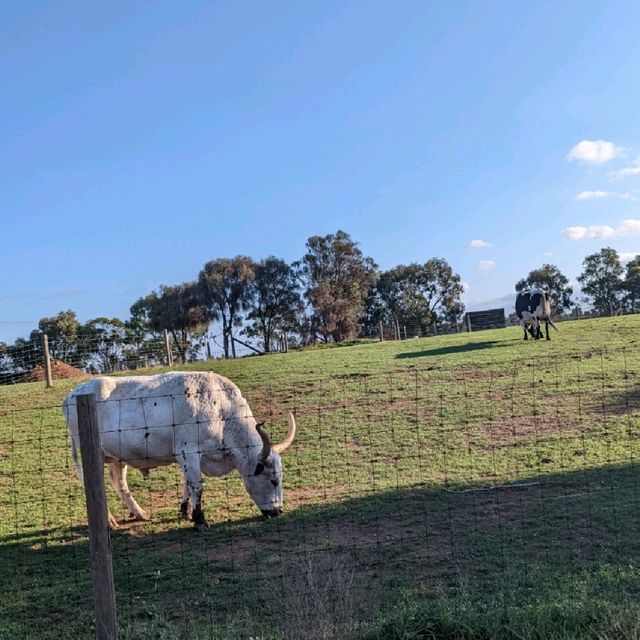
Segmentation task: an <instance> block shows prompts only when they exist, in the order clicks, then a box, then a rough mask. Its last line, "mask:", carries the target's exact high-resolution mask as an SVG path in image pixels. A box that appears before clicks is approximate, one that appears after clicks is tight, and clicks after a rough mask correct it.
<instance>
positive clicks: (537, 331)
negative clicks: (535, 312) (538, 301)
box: [533, 320, 542, 340]
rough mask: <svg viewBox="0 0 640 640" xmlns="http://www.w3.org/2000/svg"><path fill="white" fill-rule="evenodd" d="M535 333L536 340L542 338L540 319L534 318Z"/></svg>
mask: <svg viewBox="0 0 640 640" xmlns="http://www.w3.org/2000/svg"><path fill="white" fill-rule="evenodd" d="M533 335H534V337H535V339H536V340H540V337H541V335H542V334H541V333H540V321H539V320H534V321H533Z"/></svg>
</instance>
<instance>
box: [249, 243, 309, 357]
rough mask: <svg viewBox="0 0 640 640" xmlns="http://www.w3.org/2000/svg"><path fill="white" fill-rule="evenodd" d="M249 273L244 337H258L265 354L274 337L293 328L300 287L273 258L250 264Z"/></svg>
mask: <svg viewBox="0 0 640 640" xmlns="http://www.w3.org/2000/svg"><path fill="white" fill-rule="evenodd" d="M253 270H254V278H253V280H251V281H250V282H249V285H248V297H247V309H248V314H247V318H248V319H249V320H251V324H250V325H249V327H248V328H247V330H246V333H247V334H248V335H250V336H260V338H261V339H262V343H263V345H264V350H265V352H267V353H268V352H269V351H271V348H272V342H273V338H274V335H275V334H276V333H278V332H282V331H286V330H288V329H290V328H291V327H293V326H294V324H295V322H296V320H297V318H298V317H299V316H300V314H301V312H302V298H301V297H300V283H299V281H298V278H297V277H296V274H295V271H294V269H293V268H292V267H291V266H290V265H288V264H287V263H286V262H285V261H284V260H280V259H279V258H276V257H274V256H269V257H268V258H265V259H264V260H261V261H260V262H256V263H254V265H253Z"/></svg>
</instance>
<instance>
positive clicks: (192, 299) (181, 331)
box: [132, 282, 211, 362]
mask: <svg viewBox="0 0 640 640" xmlns="http://www.w3.org/2000/svg"><path fill="white" fill-rule="evenodd" d="M198 294H199V291H198V287H197V285H196V283H194V282H183V283H182V284H179V285H175V286H165V285H161V286H160V290H159V292H155V291H153V292H151V293H150V294H149V295H147V296H146V297H144V298H140V299H139V300H138V301H137V302H136V303H135V304H134V305H133V307H132V310H134V311H135V312H136V313H137V314H142V315H144V316H146V319H147V322H148V326H149V328H150V329H152V330H153V331H164V330H165V329H166V330H167V331H168V332H169V333H171V335H172V337H173V344H174V346H175V348H176V350H177V352H178V356H179V357H180V359H181V360H182V362H187V360H188V356H189V353H190V351H191V352H193V350H194V348H197V344H194V343H195V342H197V340H198V339H199V338H201V337H202V336H203V335H204V334H205V332H206V330H207V328H208V326H209V322H210V321H211V314H210V312H209V310H208V309H207V307H206V306H205V305H203V304H202V302H201V301H200V298H199V295H198Z"/></svg>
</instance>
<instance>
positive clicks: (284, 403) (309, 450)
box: [0, 349, 640, 638]
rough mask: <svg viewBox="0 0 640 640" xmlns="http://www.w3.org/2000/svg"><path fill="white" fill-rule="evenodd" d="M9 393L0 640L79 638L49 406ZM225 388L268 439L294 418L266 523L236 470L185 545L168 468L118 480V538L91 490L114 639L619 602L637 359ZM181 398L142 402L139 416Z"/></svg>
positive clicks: (56, 418) (630, 531)
mask: <svg viewBox="0 0 640 640" xmlns="http://www.w3.org/2000/svg"><path fill="white" fill-rule="evenodd" d="M69 386H71V385H69ZM18 389H21V388H16V391H15V392H14V393H12V394H10V395H9V394H7V395H4V396H2V397H1V399H0V527H1V528H0V531H1V537H0V550H1V553H2V557H3V559H4V561H3V566H4V568H5V570H4V571H2V572H0V576H1V577H0V581H1V582H2V592H3V594H4V597H3V599H2V603H1V604H0V620H1V621H2V622H1V623H0V625H1V626H0V632H4V633H6V634H8V637H12V638H13V637H15V638H22V637H24V638H26V637H33V635H35V634H37V635H38V636H39V637H43V638H45V637H52V638H53V637H55V638H63V637H86V636H87V635H88V634H89V633H90V629H91V624H92V613H91V612H92V607H91V595H90V593H91V589H90V576H89V569H88V558H87V555H88V546H87V530H86V510H85V505H84V498H83V494H82V489H81V485H80V484H79V482H78V481H77V479H76V478H75V476H74V472H73V465H72V464H71V461H70V457H69V449H70V440H69V436H68V433H67V429H66V426H65V421H64V418H63V415H62V411H61V407H60V402H56V403H52V402H51V399H50V397H49V396H46V395H44V394H41V395H37V394H36V395H34V394H33V392H32V391H31V390H29V389H28V388H25V389H24V391H20V392H18ZM243 393H244V395H245V397H246V399H247V401H248V406H247V407H245V408H244V409H243V411H244V412H245V413H246V415H249V413H250V412H252V413H253V415H254V416H255V417H256V418H258V419H260V420H263V419H264V420H266V421H267V424H266V428H267V429H268V431H269V433H270V434H271V436H272V439H273V441H274V442H278V441H280V440H282V439H283V438H284V435H285V433H286V431H287V423H286V417H285V416H286V413H287V412H288V411H293V412H294V413H295V416H296V419H297V425H298V433H297V435H296V439H295V441H294V443H293V444H292V445H291V447H290V448H289V449H288V450H287V451H286V452H284V453H283V455H282V460H283V467H284V478H283V484H284V500H285V511H284V515H283V516H281V517H280V518H276V519H269V520H263V519H262V518H261V517H260V511H259V510H258V508H257V507H256V505H255V504H254V503H253V502H252V500H251V497H250V496H249V495H248V492H247V485H248V484H250V483H251V482H252V478H248V477H246V475H247V474H246V473H245V478H244V479H243V478H242V477H241V475H240V474H239V473H238V472H237V471H235V472H232V473H229V474H228V475H226V476H224V477H222V478H214V477H207V478H206V479H205V488H204V497H203V500H204V506H205V512H206V516H207V519H208V522H209V529H208V530H207V531H204V532H196V531H195V530H194V528H193V527H192V525H191V524H190V523H188V522H185V521H183V520H181V519H180V518H179V505H180V503H181V501H182V499H183V489H184V486H183V478H182V474H181V470H180V468H178V467H177V466H176V465H173V466H163V467H159V468H157V469H154V470H152V471H151V473H150V474H149V477H148V478H147V479H144V478H143V477H142V476H141V474H139V473H138V472H137V471H135V470H134V469H130V473H129V486H130V488H131V492H132V494H133V495H134V497H135V499H136V500H137V501H138V502H139V503H140V505H141V506H142V507H143V508H144V510H145V511H146V513H147V514H148V516H149V518H150V519H149V521H148V522H132V521H131V520H130V519H129V516H128V509H127V508H126V507H125V506H124V505H123V504H122V502H121V501H120V500H119V499H118V498H117V497H116V496H115V495H114V493H113V491H111V490H108V493H109V500H110V507H111V510H112V512H113V514H114V515H115V516H116V518H117V519H118V520H119V522H120V524H121V526H120V528H119V529H117V530H114V531H113V532H112V536H111V544H112V549H113V557H114V573H115V581H116V592H117V604H118V617H119V622H120V626H121V629H122V632H123V637H131V638H135V637H151V636H152V635H159V634H160V633H161V632H162V633H173V634H174V635H175V637H186V636H187V635H188V634H189V632H190V630H192V629H193V625H199V627H200V628H203V627H206V628H208V629H214V630H218V631H219V632H220V635H219V636H214V637H223V636H222V631H220V629H222V628H223V626H225V625H226V626H225V628H227V627H229V625H231V627H233V625H234V624H235V625H239V626H236V627H233V628H234V629H235V631H234V633H235V635H234V636H233V635H232V636H231V637H249V636H251V635H253V636H254V637H260V634H264V633H265V630H266V629H272V630H275V633H278V634H279V635H280V637H287V638H299V637H310V638H311V637H317V638H331V637H350V636H349V635H348V633H349V632H350V630H352V629H353V628H354V625H356V624H357V623H359V622H362V621H366V620H370V619H371V618H373V617H375V616H378V615H381V614H382V613H384V612H385V611H388V610H389V609H390V608H391V607H392V606H393V604H394V602H396V598H397V597H399V594H403V593H404V594H405V595H406V594H407V593H412V594H414V595H415V594H421V595H420V597H425V598H433V597H435V595H436V594H440V595H444V596H446V597H447V598H449V599H450V600H451V602H452V603H454V604H453V606H455V603H456V602H463V601H465V600H464V598H468V597H469V594H472V596H473V594H476V595H477V596H478V597H479V598H480V597H481V599H482V601H483V602H492V603H497V606H498V610H499V611H502V612H503V614H504V616H505V624H506V623H507V621H508V616H509V611H510V607H511V605H512V604H513V603H514V602H516V601H520V602H522V601H523V599H524V600H525V601H532V600H536V601H537V600H540V599H542V600H543V601H544V597H545V594H547V597H548V600H547V601H546V602H547V604H548V606H549V607H552V606H553V600H554V598H557V597H558V595H557V594H558V593H565V592H567V591H575V590H582V592H584V594H585V597H587V596H593V598H605V599H609V600H611V601H613V602H624V601H625V598H635V597H637V595H638V590H639V589H640V569H638V567H637V558H638V557H639V556H638V554H639V552H640V536H639V535H638V533H639V528H640V493H639V489H640V487H639V482H638V481H639V474H638V466H637V460H638V456H639V455H640V366H639V363H638V361H637V358H636V356H635V352H633V353H630V352H627V350H625V349H620V350H599V351H596V350H592V351H590V352H589V353H587V354H586V355H585V354H580V355H578V354H577V355H572V356H564V357H561V358H557V357H556V358H554V357H546V356H545V357H543V356H538V357H529V358H526V359H522V360H519V361H517V362H514V361H508V362H507V361H505V362H499V361H492V362H491V363H487V364H483V365H465V366H460V367H456V368H444V367H443V368H439V367H435V366H434V367H428V368H424V367H423V368H419V367H411V366H405V367H401V368H398V369H397V370H394V371H392V372H389V373H385V374H362V375H360V374H353V375H348V376H340V377H334V378H332V379H313V377H311V376H309V377H308V378H307V380H306V381H305V382H304V383H299V384H294V383H292V384H290V385H287V386H286V387H282V388H275V387H274V386H271V385H270V384H269V383H268V382H264V383H263V384H257V385H253V386H251V387H250V388H247V389H246V390H245V389H243ZM151 395H153V394H151ZM187 400H188V399H187V398H185V397H181V396H180V394H171V396H164V395H163V394H160V395H159V396H157V397H153V398H151V397H149V398H147V399H146V400H144V401H143V404H144V402H148V403H151V404H152V403H153V402H158V403H159V404H161V403H163V402H164V403H165V406H175V405H176V403H178V404H180V403H184V402H185V401H187ZM189 401H190V402H191V401H193V398H191V399H190V400H189ZM122 402H124V400H123V401H122ZM248 407H250V409H249V408H248ZM112 415H113V416H122V415H123V413H122V411H121V409H119V410H118V411H114V412H113V414H112ZM145 416H146V418H145V419H144V420H145V421H143V422H142V423H140V424H133V426H134V427H136V428H139V429H140V430H141V431H143V432H145V433H148V434H149V435H148V437H147V438H144V436H143V440H149V439H151V440H153V439H154V438H155V437H156V434H155V433H154V431H153V429H154V428H160V427H164V428H165V430H171V428H172V427H173V425H169V424H160V423H158V422H157V421H156V423H155V427H154V422H153V420H151V419H150V418H149V414H148V413H145ZM121 419H122V418H117V419H115V422H114V423H112V424H111V428H112V429H121V428H122V427H123V426H124V425H123V424H122V423H121ZM173 420H174V423H175V419H173ZM223 422H224V421H223ZM129 426H131V425H129ZM221 426H224V427H226V425H224V424H223V425H221ZM208 427H209V425H206V424H203V423H199V422H198V423H197V424H195V425H192V428H194V429H196V431H198V432H202V431H204V430H206V429H207V428H208ZM103 428H104V425H103ZM182 435H184V433H183V434H182ZM198 440H199V438H198V437H197V436H196V441H198ZM256 446H257V447H258V448H259V447H260V446H261V445H260V444H256V440H255V438H252V439H250V441H247V443H246V444H245V445H244V447H245V449H247V450H248V448H251V447H254V448H255V447H256ZM146 455H147V456H148V455H149V453H148V451H147V454H146ZM229 470H230V468H229ZM251 472H252V473H253V472H254V470H253V469H252V470H251ZM416 597H417V596H416ZM0 635H1V633H0ZM168 637H174V636H168Z"/></svg>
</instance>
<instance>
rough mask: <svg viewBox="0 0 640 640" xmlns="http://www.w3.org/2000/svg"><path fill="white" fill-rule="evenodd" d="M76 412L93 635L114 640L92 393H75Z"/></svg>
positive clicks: (105, 510) (113, 609)
mask: <svg viewBox="0 0 640 640" xmlns="http://www.w3.org/2000/svg"><path fill="white" fill-rule="evenodd" d="M76 411H77V413H78V432H79V436H80V452H81V454H82V472H83V476H84V493H85V496H86V500H87V516H88V520H89V554H90V557H91V579H92V582H93V601H94V608H95V614H96V638H97V640H116V639H117V637H118V623H117V619H116V594H115V588H114V584H113V562H112V558H111V541H110V539H109V525H108V514H109V511H108V507H107V496H106V493H105V489H104V461H103V456H102V449H101V448H100V430H99V428H98V409H97V405H96V399H95V396H94V395H93V393H84V394H80V395H78V396H76Z"/></svg>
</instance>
